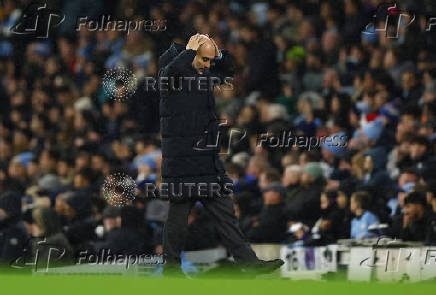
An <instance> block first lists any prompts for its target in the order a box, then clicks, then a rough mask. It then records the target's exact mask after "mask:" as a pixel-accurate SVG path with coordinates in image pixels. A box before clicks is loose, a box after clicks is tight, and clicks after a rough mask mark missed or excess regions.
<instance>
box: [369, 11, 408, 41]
mask: <svg viewBox="0 0 436 295" xmlns="http://www.w3.org/2000/svg"><path fill="white" fill-rule="evenodd" d="M415 19H416V15H415V14H414V13H412V12H410V11H408V10H406V9H400V8H398V7H397V3H382V4H380V5H379V6H377V9H375V10H374V14H373V22H370V23H369V24H368V25H366V27H365V30H364V31H363V33H364V34H378V32H380V31H382V32H385V33H386V37H387V38H398V36H399V31H400V27H404V28H406V27H408V26H410V25H411V24H412V23H413V22H414V21H415Z"/></svg>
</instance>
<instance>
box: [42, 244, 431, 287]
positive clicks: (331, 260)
mask: <svg viewBox="0 0 436 295" xmlns="http://www.w3.org/2000/svg"><path fill="white" fill-rule="evenodd" d="M252 247H253V250H254V251H255V252H256V255H257V256H258V257H259V258H260V259H264V260H271V259H275V258H281V259H282V260H283V261H285V264H284V265H283V266H282V268H281V270H280V276H281V277H283V278H290V279H294V280H296V279H313V280H322V279H324V278H325V277H326V276H327V275H332V274H333V275H335V274H344V275H345V278H346V279H348V280H350V281H384V282H391V281H410V282H416V281H423V280H432V279H435V278H436V247H435V246H434V247H428V246H423V245H422V244H419V243H409V242H402V241H400V240H390V239H384V238H383V239H367V240H340V241H338V244H336V245H327V246H320V247H301V246H293V245H283V244H252ZM227 257H228V253H227V251H226V250H225V249H224V248H215V249H208V250H201V251H187V252H185V253H184V258H185V259H186V260H188V261H189V262H190V263H192V264H194V265H195V266H196V267H197V269H198V271H204V270H208V269H211V268H214V267H216V266H218V265H219V261H220V260H223V259H226V258H227ZM159 268H162V266H161V265H152V264H141V263H134V264H133V263H132V264H130V265H129V267H126V266H125V265H123V264H121V265H109V264H103V265H100V264H93V265H91V264H81V265H71V266H64V267H56V268H49V269H44V268H40V269H38V270H37V271H35V270H34V271H33V272H34V273H35V274H118V275H135V276H138V275H147V276H153V275H156V274H157V273H159V271H158V270H159Z"/></svg>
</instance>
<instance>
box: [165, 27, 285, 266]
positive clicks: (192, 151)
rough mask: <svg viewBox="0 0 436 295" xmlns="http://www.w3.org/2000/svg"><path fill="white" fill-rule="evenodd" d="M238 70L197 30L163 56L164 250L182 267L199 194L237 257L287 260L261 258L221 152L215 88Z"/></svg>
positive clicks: (256, 262)
mask: <svg viewBox="0 0 436 295" xmlns="http://www.w3.org/2000/svg"><path fill="white" fill-rule="evenodd" d="M232 76H233V60H232V57H231V56H230V54H229V53H228V52H227V51H225V50H223V51H220V50H219V49H218V47H217V46H216V44H215V42H214V41H213V40H212V39H210V38H209V37H208V36H205V35H199V34H196V35H194V36H192V37H191V38H190V40H189V42H188V44H187V45H186V47H185V46H183V45H180V44H176V43H173V44H172V45H171V47H170V48H169V49H168V50H167V51H166V52H165V53H164V54H163V55H162V56H161V57H160V59H159V83H160V84H159V90H160V95H161V101H160V125H161V133H162V184H161V192H160V193H161V197H162V196H163V197H167V198H169V199H170V208H169V212H168V219H167V222H166V224H165V228H164V255H165V260H166V261H167V263H169V265H175V266H176V267H175V268H176V269H177V267H178V265H179V264H180V252H181V251H182V250H183V247H184V243H185V238H186V234H187V229H188V222H187V220H188V215H189V211H190V210H191V208H192V206H193V205H194V204H195V202H196V201H198V200H200V201H201V202H202V204H203V206H204V208H205V209H206V211H208V213H209V214H211V215H212V217H213V218H214V221H215V222H216V224H217V230H218V233H219V235H220V236H221V239H222V242H223V244H224V245H225V246H226V247H227V248H228V250H229V251H230V252H231V253H232V255H233V257H234V258H235V260H236V261H240V262H244V263H250V264H251V263H253V265H256V267H257V266H259V265H261V266H264V267H265V269H266V268H270V269H274V268H277V267H279V266H280V265H281V264H282V263H283V262H282V261H281V260H280V261H272V262H270V263H263V262H261V261H260V260H259V259H258V258H257V257H256V254H255V253H254V251H253V250H252V249H251V248H250V246H249V243H248V241H247V239H246V238H245V237H244V235H243V234H242V232H241V230H240V228H239V225H238V221H237V218H236V217H235V215H234V211H233V202H232V199H231V198H230V194H231V193H232V186H233V182H232V180H231V179H230V177H229V176H228V175H227V174H226V172H225V169H224V165H223V162H222V160H221V159H220V157H219V154H218V153H219V150H220V148H219V143H218V141H219V131H218V127H219V123H218V119H217V115H216V113H215V99H214V95H213V88H214V87H216V86H218V87H219V85H220V84H223V83H225V82H226V80H225V79H226V78H227V77H232ZM164 83H165V84H166V85H165V84H164ZM205 84H206V85H207V86H205ZM227 84H228V83H227ZM192 187H194V189H192ZM168 269H170V268H169V267H168Z"/></svg>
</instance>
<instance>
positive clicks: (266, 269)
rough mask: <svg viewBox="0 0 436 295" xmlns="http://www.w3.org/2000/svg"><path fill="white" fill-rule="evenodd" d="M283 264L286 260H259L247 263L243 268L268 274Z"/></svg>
mask: <svg viewBox="0 0 436 295" xmlns="http://www.w3.org/2000/svg"><path fill="white" fill-rule="evenodd" d="M283 264H285V262H284V261H283V260H281V259H274V260H268V261H265V260H259V261H258V262H254V263H250V264H247V265H246V266H245V267H243V269H244V270H245V271H247V272H254V273H256V274H268V273H272V272H273V271H275V270H276V269H278V268H280V267H281V266H282V265H283Z"/></svg>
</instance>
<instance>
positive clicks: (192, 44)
mask: <svg viewBox="0 0 436 295" xmlns="http://www.w3.org/2000/svg"><path fill="white" fill-rule="evenodd" d="M207 40H209V38H208V37H207V36H206V35H200V34H198V33H197V34H195V35H194V36H192V37H191V38H190V39H189V42H188V44H187V45H186V50H189V49H191V50H198V48H199V47H200V46H201V45H202V44H203V43H204V42H206V41H207Z"/></svg>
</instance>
